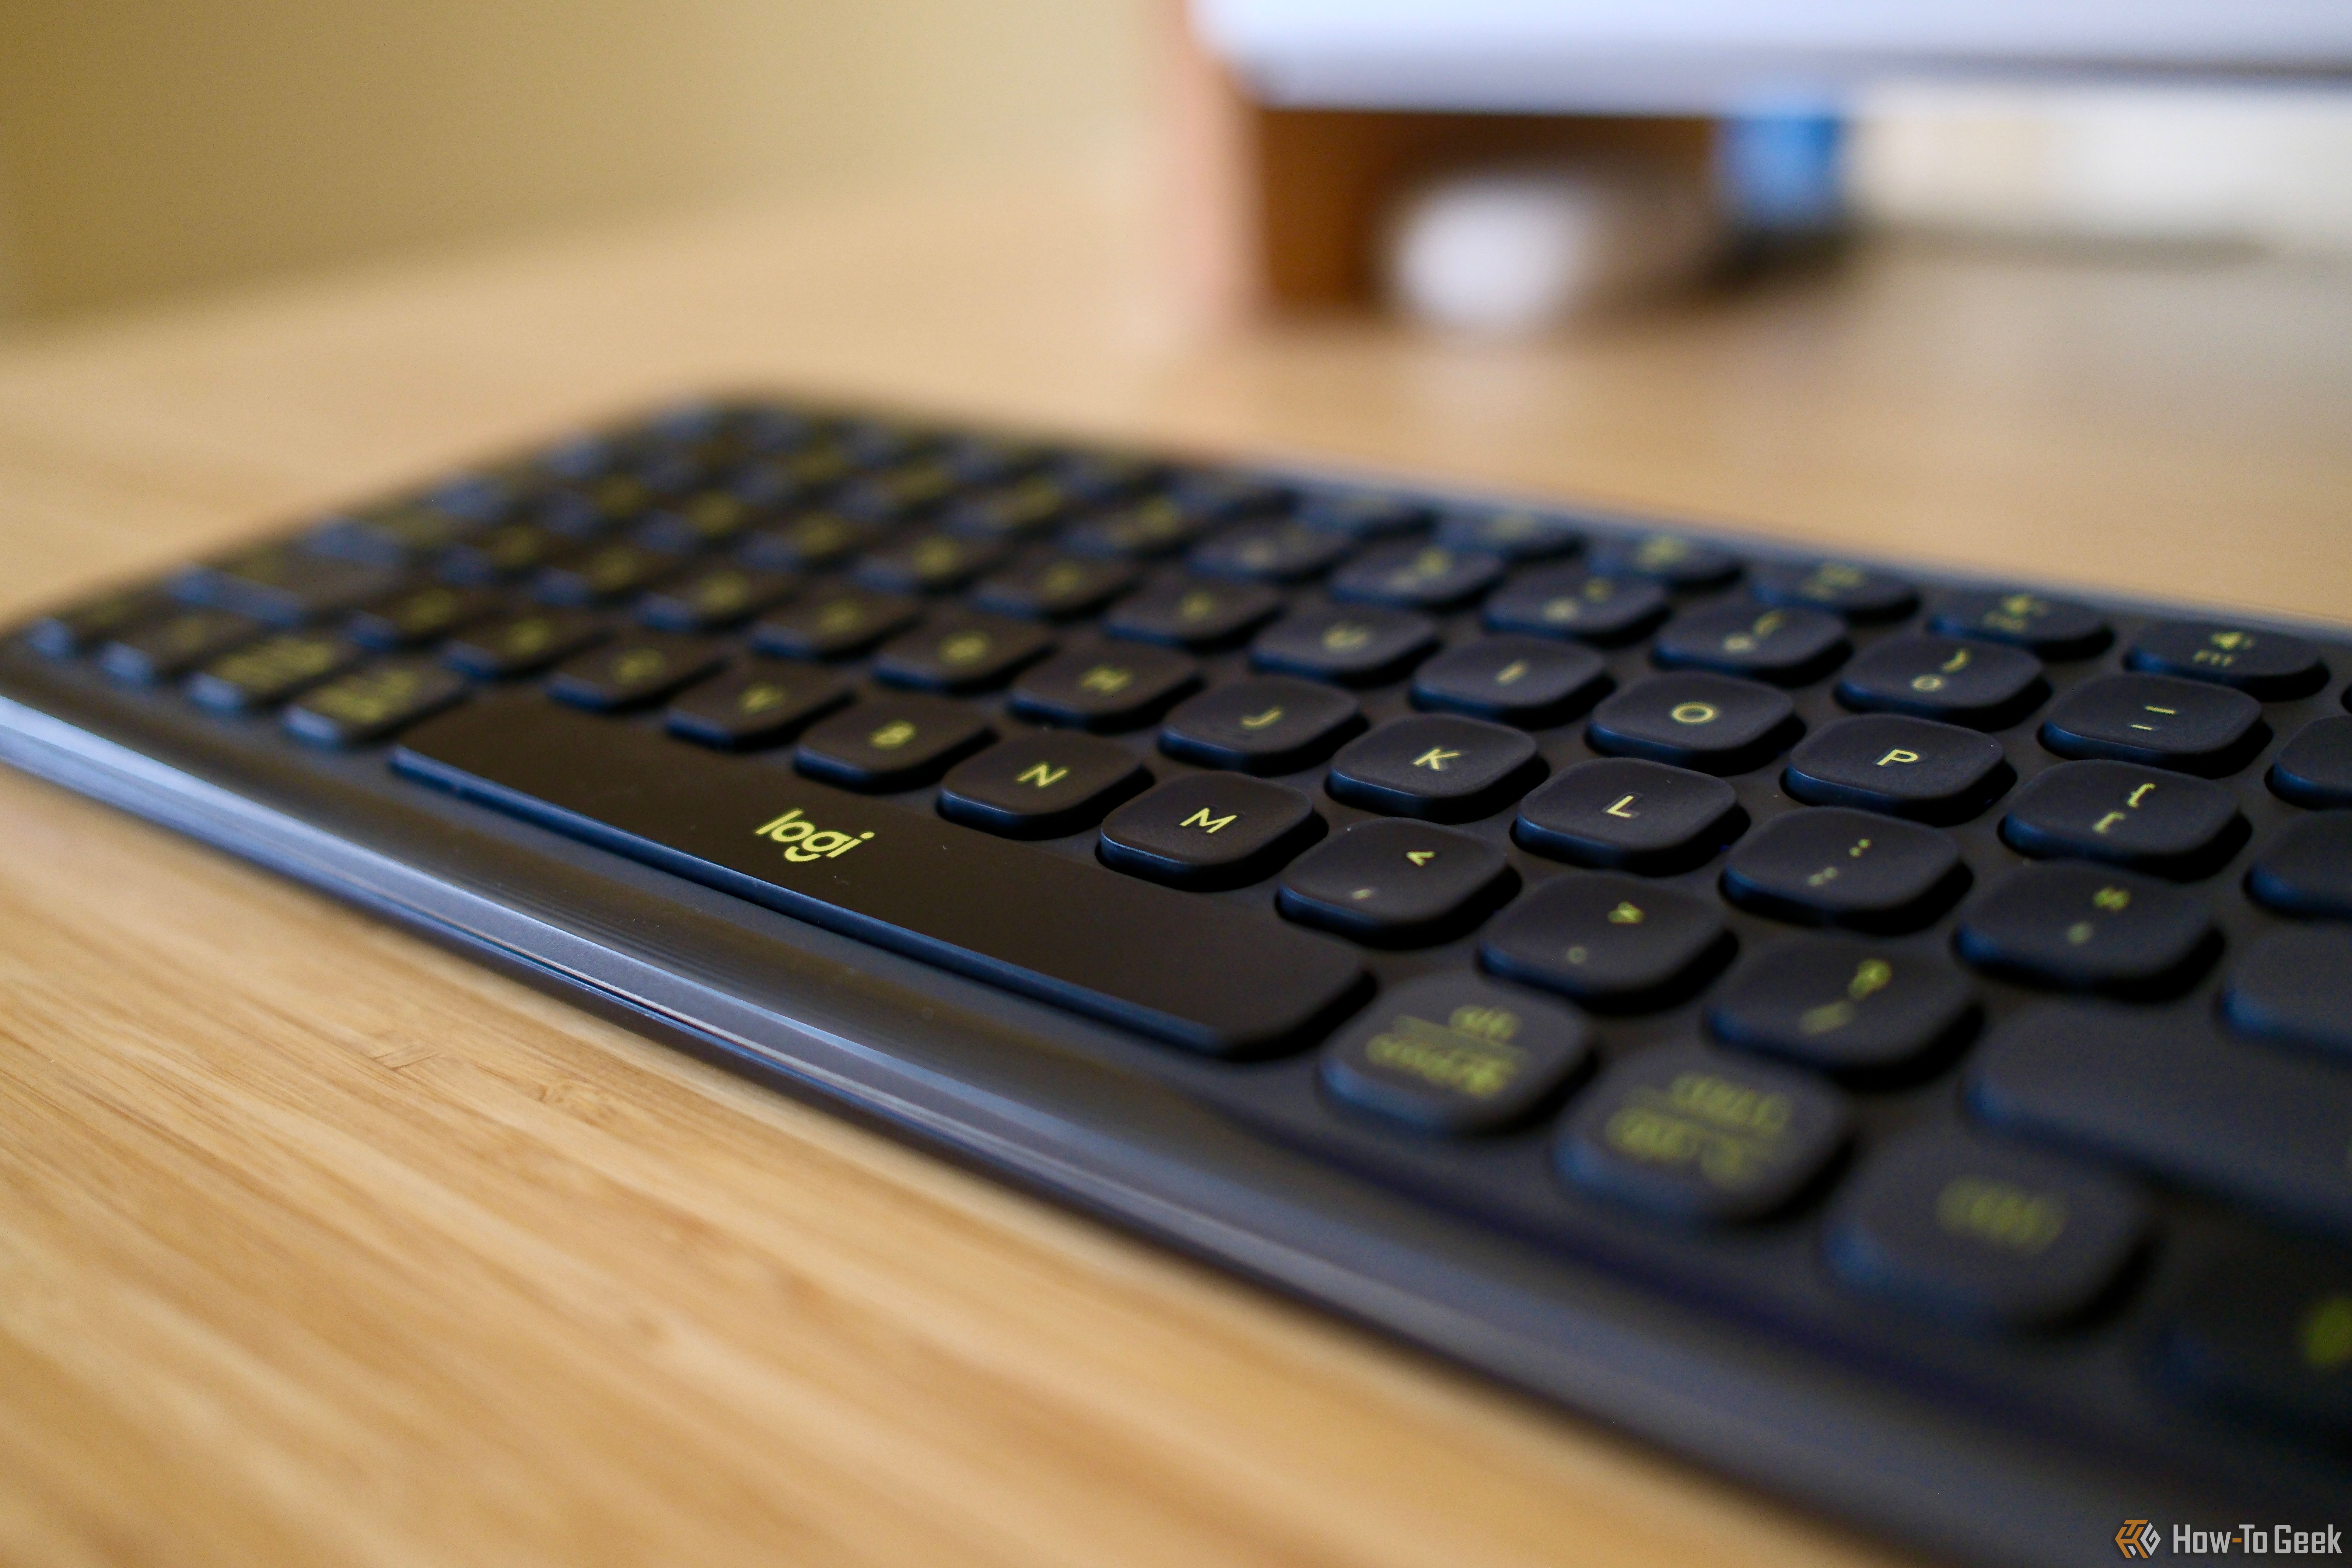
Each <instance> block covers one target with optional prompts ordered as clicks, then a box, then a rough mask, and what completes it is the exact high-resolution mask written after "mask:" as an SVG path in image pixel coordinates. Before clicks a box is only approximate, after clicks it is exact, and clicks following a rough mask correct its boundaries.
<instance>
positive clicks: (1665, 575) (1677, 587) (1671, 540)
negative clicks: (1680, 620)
mask: <svg viewBox="0 0 2352 1568" xmlns="http://www.w3.org/2000/svg"><path fill="white" fill-rule="evenodd" d="M1592 569H1593V570H1594V571H1595V572H1598V573H1600V574H1601V575H1603V576H1621V575H1622V576H1628V577H1649V578H1654V579H1655V580H1656V581H1658V582H1660V583H1664V584H1665V585H1666V586H1667V587H1669V588H1672V589H1673V590H1674V591H1675V592H1676V593H1678V594H1688V593H1695V592H1696V591H1697V590H1699V589H1701V588H1718V587H1721V586H1722V585H1723V584H1726V583H1729V582H1731V581H1733V580H1735V579H1736V578H1738V575H1739V572H1740V565H1739V558H1738V556H1736V555H1734V554H1732V553H1731V552H1729V551H1727V550H1718V549H1717V548H1716V547H1715V546H1714V545H1712V544H1701V543H1699V542H1697V541H1696V540H1693V539H1678V538H1676V537H1675V535H1673V534H1670V533H1653V534H1651V535H1649V536H1648V537H1646V538H1643V539H1633V540H1612V541H1610V542H1606V543H1600V544H1595V545H1594V546H1593V548H1592Z"/></svg>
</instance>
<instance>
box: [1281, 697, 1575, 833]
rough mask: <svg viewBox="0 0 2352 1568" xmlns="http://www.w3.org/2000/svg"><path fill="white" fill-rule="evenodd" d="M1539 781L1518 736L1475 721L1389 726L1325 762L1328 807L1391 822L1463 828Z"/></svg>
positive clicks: (1529, 745) (1531, 748) (1538, 767)
mask: <svg viewBox="0 0 2352 1568" xmlns="http://www.w3.org/2000/svg"><path fill="white" fill-rule="evenodd" d="M1543 775H1544V763H1543V759H1542V758H1540V757H1538V755H1537V754H1536V743H1535V741H1534V739H1533V738H1532V737H1530V736H1529V735H1528V733H1527V732H1526V731H1523V730H1511V729H1506V728H1505V727H1504V726H1502V725H1500V724H1488V723H1486V722H1484V721H1480V720H1476V719H1456V718H1452V717H1447V716H1440V715H1434V714H1432V715H1427V716H1423V717H1420V718H1413V719H1395V720H1391V721H1389V722H1388V723H1386V724H1383V725H1381V727H1380V728H1379V729H1377V730H1375V731H1372V732H1371V733H1370V734H1369V735H1366V736H1365V737H1364V738H1363V739H1361V740H1360V741H1352V742H1349V744H1348V746H1347V747H1346V749H1345V750H1343V751H1341V752H1340V753H1339V755H1338V756H1336V757H1334V758H1332V759H1331V773H1330V777H1329V778H1328V780H1327V781H1326V782H1325V784H1324V786H1323V787H1324V788H1326V789H1328V790H1329V791H1330V792H1331V797H1332V798H1333V799H1334V800H1344V801H1346V802H1347V803H1348V804H1349V805H1360V806H1362V807H1363V808H1364V809H1365V810H1367V811H1377V812H1381V813H1382V814H1384V815H1386V816H1419V817H1426V818H1428V819H1429V820H1431V821H1434V822H1468V821H1471V820H1473V819H1474V818H1476V817H1481V816H1490V815H1491V814H1493V813H1495V812H1497V811H1500V810H1501V809H1502V808H1503V807H1505V806H1507V805H1510V804H1511V802H1513V801H1515V800H1517V799H1518V797H1519V796H1521V795H1525V794H1526V793H1527V792H1528V790H1529V789H1530V788H1532V787H1533V786H1534V785H1535V784H1537V782H1538V781H1539V780H1540V779H1541V778H1542V777H1543Z"/></svg>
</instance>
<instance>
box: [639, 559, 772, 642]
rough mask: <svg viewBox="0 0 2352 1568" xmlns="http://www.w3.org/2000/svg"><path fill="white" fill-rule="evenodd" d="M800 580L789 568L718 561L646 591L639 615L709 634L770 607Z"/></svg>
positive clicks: (669, 628) (662, 625) (665, 627)
mask: <svg viewBox="0 0 2352 1568" xmlns="http://www.w3.org/2000/svg"><path fill="white" fill-rule="evenodd" d="M799 586H800V579H799V578H798V577H797V576H795V575H793V574H792V573H790V572H762V571H761V570H759V569H758V568H756V567H751V566H739V565H735V564H733V563H720V564H719V565H715V566H705V567H703V568H701V569H700V570H699V571H695V572H689V573H688V574H686V575H685V576H683V577H675V578H672V579H671V580H670V581H669V582H667V583H666V584H663V585H662V586H660V587H658V588H656V589H655V590H653V592H651V593H649V594H647V595H646V596H645V598H644V600H643V601H642V602H640V603H639V604H638V605H637V618H638V619H639V620H641V621H643V622H645V623H646V625H647V626H654V627H657V628H658V629H660V630H662V631H666V632H710V631H717V630H719V628H721V627H723V626H734V625H735V624H736V623H738V622H739V621H747V620H749V619H751V617H752V616H756V615H759V614H761V613H762V612H763V611H767V610H772V609H774V608H775V607H776V606H777V605H781V604H782V603H783V602H784V601H785V600H786V599H789V598H791V597H792V596H793V590H794V589H796V588H798V587H799Z"/></svg>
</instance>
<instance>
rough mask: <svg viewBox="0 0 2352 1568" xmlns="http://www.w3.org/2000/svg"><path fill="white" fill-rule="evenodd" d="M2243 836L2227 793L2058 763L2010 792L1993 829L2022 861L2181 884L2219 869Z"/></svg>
mask: <svg viewBox="0 0 2352 1568" xmlns="http://www.w3.org/2000/svg"><path fill="white" fill-rule="evenodd" d="M2246 832H2247V829H2246V819H2245V818H2244V817H2243V816H2240V815H2239V814H2238V797H2237V796H2236V795H2234V794H2233V793H2231V791H2230V790H2228V789H2227V788H2224V787H2223V786H2222V785H2221V784H2208V783H2207V782H2205V781H2204V780H2203V779H2193V778H2183V777H2181V776H2180V775H2179V773H2161V772H2158V770H2157V769H2154V768H2143V767H2139V766H2137V765H2135V764H2134V763H2059V764H2058V765H2057V766H2056V767H2054V768H2052V769H2050V770H2049V771H2048V772H2046V773H2041V774H2039V775H2037V776H2036V777H2034V778H2033V779H2032V780H2031V781H2029V782H2028V783H2027V784H2026V786H2025V787H2024V788H2023V789H2021V790H2020V791H2018V792H2017V798H2016V799H2015V800H2013V801H2011V802H2010V805H2009V815H2008V816H2004V817H2003V818H2001V823H2000V836H2001V837H2002V838H2003V839H2004V840H2006V841H2007V842H2008V844H2009V847H2011V848H2012V849H2016V850H2019V851H2021V853H2023V854H2027V855H2032V856H2034V857H2036V858H2042V859H2066V860H2098V861H2102V862H2104V863H2105V864H2107V865H2110V866H2122V867H2124V868H2127V869H2129V870H2134V871H2145V872H2147V874H2148V875H2150V876H2153V877H2169V878H2172V879H2175V880H2181V881H2185V880H2188V879H2191V878H2196V877H2204V876H2210V875H2211V874H2212V873H2213V872H2215V871H2217V870H2219V869H2221V864H2222V862H2224V861H2226V860H2227V859H2229V858H2230V857H2231V856H2232V855H2234V854H2236V853H2237V852H2238V847H2239V846H2240V845H2242V844H2243V843H2244V842H2245V841H2246Z"/></svg>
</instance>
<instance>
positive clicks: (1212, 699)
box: [1160, 675, 1364, 773]
mask: <svg viewBox="0 0 2352 1568" xmlns="http://www.w3.org/2000/svg"><path fill="white" fill-rule="evenodd" d="M1363 728H1364V712H1363V709H1362V708H1361V707H1360V706H1359V705H1358V704H1357V701H1356V700H1355V699H1354V698H1352V697H1350V696H1349V695H1348V694H1347V693H1346V692H1344V691H1339V690H1335V689H1332V688H1330V687H1328V686H1323V685H1318V684H1317V683H1316V682H1313V681H1307V680H1293V679H1288V678H1286V677H1284V676H1278V675H1276V676H1261V677H1259V678H1257V679H1253V680H1237V681H1235V682H1234V683H1233V684H1232V685H1231V686H1221V687H1218V688H1217V689H1215V690H1213V691H1204V692H1202V694H1201V695H1200V696H1198V697H1194V698H1192V699H1191V700H1187V701H1186V702H1185V703H1183V704H1182V705H1181V707H1179V708H1178V709H1177V710H1175V711H1174V712H1172V713H1171V714H1169V715H1168V721H1167V723H1165V724H1163V725H1161V726H1160V750H1161V751H1163V752H1167V753H1168V754H1169V755H1170V756H1171V757H1181V758H1182V759H1184V760H1185V761H1186V762H1190V763H1200V764H1201V765H1202V766H1203V767H1210V768H1238V769H1240V770H1242V771H1243V772H1244V773H1296V772H1297V770H1298V769H1300V768H1306V767H1312V766H1314V765H1315V764H1316V763H1319V762H1321V761H1322V760H1323V759H1324V758H1326V757H1328V756H1329V755H1330V754H1331V753H1332V752H1335V751H1337V750H1338V749H1339V745H1340V743H1341V742H1344V741H1347V740H1349V739H1350V738H1352V737H1353V736H1355V735H1356V734H1357V733H1358V732H1359V731H1361V730H1362V729H1363Z"/></svg>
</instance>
